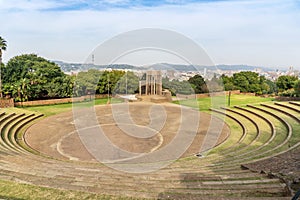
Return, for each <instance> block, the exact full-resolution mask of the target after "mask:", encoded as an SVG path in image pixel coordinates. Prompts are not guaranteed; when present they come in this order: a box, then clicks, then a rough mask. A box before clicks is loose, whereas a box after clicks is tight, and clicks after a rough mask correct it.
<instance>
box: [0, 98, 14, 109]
mask: <svg viewBox="0 0 300 200" xmlns="http://www.w3.org/2000/svg"><path fill="white" fill-rule="evenodd" d="M8 107H14V99H0V108H8Z"/></svg>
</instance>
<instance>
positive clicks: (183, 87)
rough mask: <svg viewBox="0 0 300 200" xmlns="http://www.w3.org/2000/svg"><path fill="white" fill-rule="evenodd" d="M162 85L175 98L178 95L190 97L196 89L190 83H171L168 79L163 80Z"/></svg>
mask: <svg viewBox="0 0 300 200" xmlns="http://www.w3.org/2000/svg"><path fill="white" fill-rule="evenodd" d="M162 84H163V85H162V87H163V88H164V89H168V90H169V91H170V92H171V93H172V95H175V96H176V94H185V95H189V94H193V93H194V89H193V88H192V85H191V84H190V83H189V82H188V81H179V80H176V79H173V80H172V81H170V80H169V79H168V78H163V79H162Z"/></svg>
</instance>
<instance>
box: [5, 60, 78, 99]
mask: <svg viewBox="0 0 300 200" xmlns="http://www.w3.org/2000/svg"><path fill="white" fill-rule="evenodd" d="M2 77H3V84H4V92H5V93H6V94H10V95H12V97H14V98H15V99H16V101H26V100H34V99H44V98H61V97H69V96H71V95H72V89H71V88H72V87H73V85H72V78H71V77H69V76H67V75H66V74H64V73H63V72H62V71H61V69H60V67H59V66H57V65H56V64H55V63H53V62H50V61H48V60H46V59H45V58H42V57H39V56H37V55H35V54H24V55H20V56H16V57H14V58H12V59H10V60H9V61H8V63H7V65H6V66H4V68H3V72H2Z"/></svg>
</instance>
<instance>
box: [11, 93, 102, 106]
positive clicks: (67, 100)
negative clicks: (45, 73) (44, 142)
mask: <svg viewBox="0 0 300 200" xmlns="http://www.w3.org/2000/svg"><path fill="white" fill-rule="evenodd" d="M105 97H107V95H101V94H100V95H95V96H93V95H86V96H82V97H74V98H63V99H48V100H37V101H25V102H16V103H15V106H42V105H53V104H63V103H72V102H82V101H86V100H90V99H93V98H96V99H98V98H105Z"/></svg>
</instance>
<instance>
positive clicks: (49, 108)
mask: <svg viewBox="0 0 300 200" xmlns="http://www.w3.org/2000/svg"><path fill="white" fill-rule="evenodd" d="M119 102H121V100H118V99H112V100H111V103H119ZM106 103H107V98H103V99H95V101H86V102H80V103H76V106H80V107H88V106H93V105H104V104H106ZM19 108H22V109H24V110H27V111H31V112H38V113H42V114H44V115H45V116H46V117H47V116H51V115H56V114H59V113H63V112H67V111H71V110H72V108H73V103H65V104H55V105H44V106H30V107H29V106H28V107H19Z"/></svg>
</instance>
